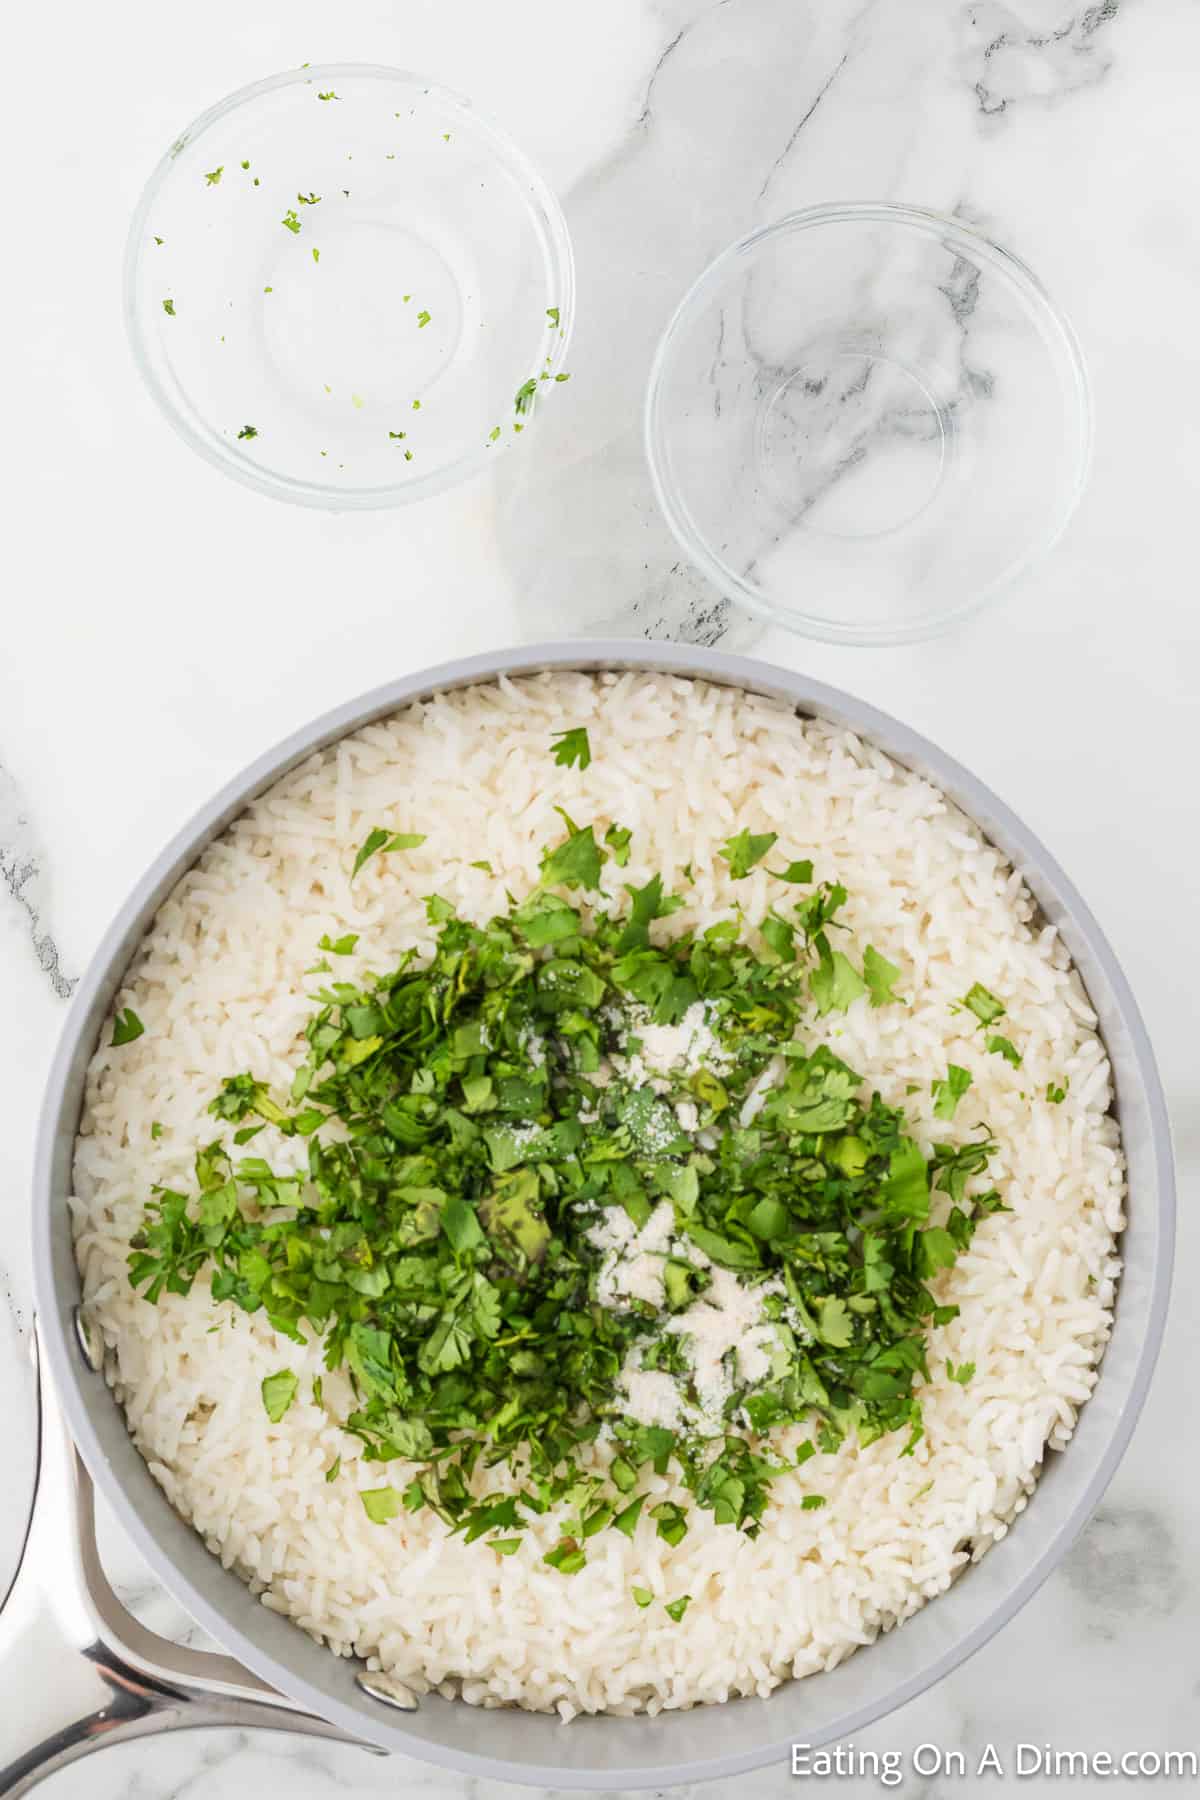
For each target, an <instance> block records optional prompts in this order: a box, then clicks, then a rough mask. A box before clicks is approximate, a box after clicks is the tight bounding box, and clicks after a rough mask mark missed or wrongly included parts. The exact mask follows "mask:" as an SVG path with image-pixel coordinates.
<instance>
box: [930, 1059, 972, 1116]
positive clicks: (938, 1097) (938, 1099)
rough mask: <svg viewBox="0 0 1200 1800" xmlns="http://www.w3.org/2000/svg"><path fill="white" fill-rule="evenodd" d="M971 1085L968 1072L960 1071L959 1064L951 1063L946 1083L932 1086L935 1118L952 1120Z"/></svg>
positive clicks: (936, 1083)
mask: <svg viewBox="0 0 1200 1800" xmlns="http://www.w3.org/2000/svg"><path fill="white" fill-rule="evenodd" d="M970 1085H971V1076H970V1073H969V1071H968V1070H966V1069H960V1068H959V1066H958V1064H957V1063H950V1064H949V1066H948V1067H947V1070H946V1079H945V1080H944V1081H934V1082H932V1083H931V1084H930V1086H931V1090H932V1093H933V1116H934V1118H935V1119H952V1118H953V1117H954V1115H955V1113H956V1112H957V1110H958V1103H959V1101H960V1100H961V1099H962V1097H963V1095H964V1094H965V1093H966V1091H967V1089H968V1088H969V1087H970Z"/></svg>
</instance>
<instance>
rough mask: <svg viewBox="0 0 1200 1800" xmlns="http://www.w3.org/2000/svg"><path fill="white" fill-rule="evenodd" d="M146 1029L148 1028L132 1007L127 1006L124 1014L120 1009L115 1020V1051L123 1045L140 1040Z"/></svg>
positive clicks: (113, 1037) (113, 1040) (113, 1032)
mask: <svg viewBox="0 0 1200 1800" xmlns="http://www.w3.org/2000/svg"><path fill="white" fill-rule="evenodd" d="M145 1029H146V1027H145V1026H144V1025H143V1024H142V1021H141V1020H140V1019H139V1018H138V1016H137V1014H136V1013H135V1012H134V1010H133V1008H132V1006H127V1007H126V1008H125V1011H124V1012H121V1011H120V1010H119V1009H118V1011H117V1014H116V1016H115V1017H114V1019H113V1030H112V1047H113V1049H114V1050H117V1049H119V1048H120V1046H121V1045H122V1044H132V1042H133V1040H134V1038H140V1037H141V1035H142V1033H143V1032H144V1031H145Z"/></svg>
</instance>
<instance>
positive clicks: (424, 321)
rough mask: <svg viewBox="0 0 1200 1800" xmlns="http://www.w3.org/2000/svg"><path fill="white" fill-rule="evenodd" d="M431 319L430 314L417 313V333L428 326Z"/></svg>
mask: <svg viewBox="0 0 1200 1800" xmlns="http://www.w3.org/2000/svg"><path fill="white" fill-rule="evenodd" d="M431 317H432V314H430V313H427V312H425V311H424V310H422V311H421V312H419V313H418V314H417V330H418V331H422V330H424V328H425V326H426V325H428V323H429V321H430V318H431Z"/></svg>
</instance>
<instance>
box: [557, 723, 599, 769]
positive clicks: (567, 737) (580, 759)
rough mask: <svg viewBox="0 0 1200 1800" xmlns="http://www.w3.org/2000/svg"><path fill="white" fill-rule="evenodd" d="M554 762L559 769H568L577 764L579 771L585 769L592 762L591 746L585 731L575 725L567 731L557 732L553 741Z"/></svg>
mask: <svg viewBox="0 0 1200 1800" xmlns="http://www.w3.org/2000/svg"><path fill="white" fill-rule="evenodd" d="M553 748H554V760H555V762H556V763H558V764H559V766H560V767H561V768H565V769H569V768H570V767H571V766H572V764H573V763H578V764H579V767H580V769H581V770H583V769H586V768H587V766H588V764H589V763H590V762H591V760H592V746H591V745H590V744H589V742H588V734H587V730H586V728H585V727H584V726H582V725H576V726H573V727H572V728H571V730H569V731H558V732H556V733H555V734H554V741H553Z"/></svg>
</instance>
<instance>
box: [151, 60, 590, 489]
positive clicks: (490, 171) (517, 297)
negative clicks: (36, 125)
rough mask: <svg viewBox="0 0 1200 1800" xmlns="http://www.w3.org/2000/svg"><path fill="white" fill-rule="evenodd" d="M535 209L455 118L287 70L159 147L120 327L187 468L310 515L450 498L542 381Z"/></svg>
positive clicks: (402, 81)
mask: <svg viewBox="0 0 1200 1800" xmlns="http://www.w3.org/2000/svg"><path fill="white" fill-rule="evenodd" d="M573 306H574V272H573V266H572V260H571V248H570V241H569V239H568V236H567V229H566V224H565V222H564V220H563V217H562V213H561V211H560V210H559V206H558V203H557V201H556V200H555V198H554V196H553V194H552V193H551V192H550V190H549V188H547V186H546V185H545V183H544V182H543V181H542V179H541V177H540V176H539V175H538V174H537V172H536V171H535V170H534V169H533V168H532V167H531V166H530V164H529V163H528V162H526V160H525V158H524V156H523V155H522V154H521V152H520V151H519V150H518V149H517V148H516V147H515V145H513V144H512V143H511V142H510V141H509V140H508V138H507V137H505V136H504V134H503V133H502V132H500V131H498V130H497V129H496V128H495V127H494V126H492V125H489V124H487V123H486V122H485V121H484V120H482V119H481V118H479V116H478V115H477V114H476V113H475V112H474V111H473V110H472V108H471V107H470V105H469V104H468V102H467V101H465V100H463V99H460V98H459V97H458V96H457V95H455V94H451V93H448V92H447V91H446V90H445V89H444V88H439V87H436V86H435V85H434V84H433V83H432V82H429V81H426V80H424V79H423V78H422V77H421V76H419V75H412V74H406V73H404V72H403V71H401V70H398V69H386V68H374V67H370V66H367V65H357V64H327V65H324V66H321V67H314V68H304V69H295V70H290V71H288V72H287V73H285V74H282V75H276V76H273V77H271V78H270V79H269V80H267V81H260V82H257V83H255V84H254V86H252V87H247V88H243V89H242V90H241V91H240V92H239V93H236V94H232V95H230V97H229V98H228V99H227V100H222V101H221V102H220V103H219V105H217V106H214V107H212V108H211V109H210V110H209V111H208V112H206V113H204V114H202V116H201V117H200V118H199V119H197V120H196V122H195V123H194V124H193V125H190V126H189V127H188V129H187V130H186V131H185V132H183V133H182V135H181V136H180V137H179V138H178V139H177V140H176V142H175V143H174V144H172V146H171V148H170V150H169V151H168V152H167V154H166V156H165V157H164V158H163V160H162V162H161V163H160V164H159V166H158V168H157V169H156V170H155V171H154V174H153V175H152V176H151V178H150V181H149V184H148V186H147V188H146V191H145V193H144V194H143V196H142V199H141V202H140V204H139V206H138V209H137V212H136V214H135V216H134V220H133V223H132V226H131V227H130V235H129V244H128V248H127V251H126V260H125V317H126V322H127V325H128V330H129V336H130V340H131V343H132V345H133V351H134V356H135V359H136V361H137V364H138V367H139V369H140V370H141V373H142V375H143V376H144V377H145V380H146V383H147V385H148V386H149V388H150V391H151V393H152V394H153V395H154V398H155V399H156V400H157V402H158V404H159V405H160V406H161V407H162V409H163V411H164V413H165V414H166V416H167V418H168V419H169V420H170V422H171V424H172V425H173V426H174V427H175V429H176V430H177V431H178V432H179V433H180V435H181V436H182V437H184V438H185V439H186V440H187V442H188V443H189V444H191V445H192V447H193V449H195V450H198V451H199V452H200V454H201V455H202V456H205V457H207V459H208V460H209V462H212V463H215V464H216V466H217V467H218V468H221V469H224V470H225V472H226V473H227V474H229V475H232V476H233V477H234V478H235V479H236V480H239V481H242V482H245V483H246V485H247V486H249V487H253V488H257V489H258V490H259V491H260V492H261V493H266V494H272V495H275V496H276V497H278V498H280V499H285V500H293V501H298V502H300V503H301V504H302V505H307V506H324V507H332V508H349V507H379V506H393V505H396V504H398V503H399V502H402V501H406V500H415V499H418V498H421V497H423V496H425V495H428V494H433V493H436V492H438V491H439V490H440V489H443V488H446V487H449V486H450V485H451V484H452V483H454V482H457V481H460V480H462V479H463V478H464V477H466V476H468V475H471V474H472V473H474V472H475V471H477V470H479V469H481V468H484V467H486V466H487V464H488V463H489V462H491V461H493V460H495V458H496V457H497V456H499V455H501V454H503V452H504V450H505V449H507V448H508V447H510V446H511V445H512V444H513V443H516V442H519V441H520V434H521V432H522V431H524V430H525V428H526V427H527V426H528V425H530V423H531V422H532V419H533V417H534V415H535V414H536V411H537V408H538V405H539V404H540V403H541V400H542V397H543V396H545V395H546V394H547V392H548V386H552V384H553V382H554V381H555V379H556V378H557V379H564V378H565V377H564V374H563V370H562V366H561V365H562V359H563V356H564V355H565V352H566V348H567V343H568V340H569V337H570V331H571V319H572V312H573Z"/></svg>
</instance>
